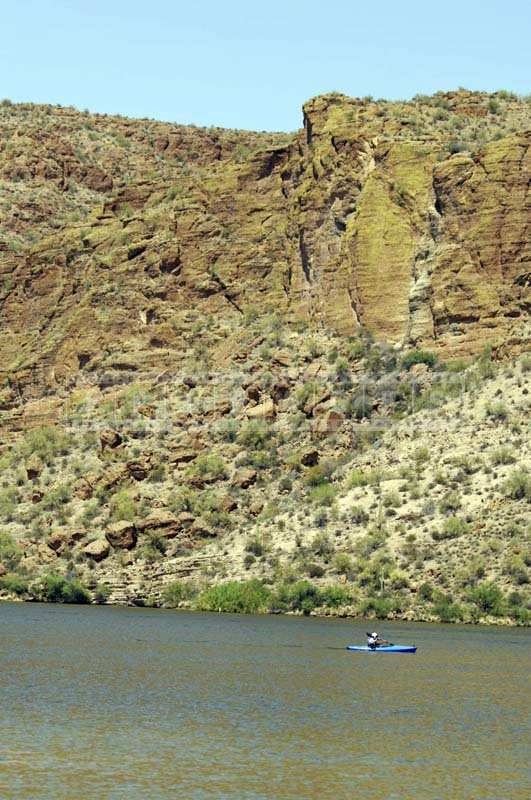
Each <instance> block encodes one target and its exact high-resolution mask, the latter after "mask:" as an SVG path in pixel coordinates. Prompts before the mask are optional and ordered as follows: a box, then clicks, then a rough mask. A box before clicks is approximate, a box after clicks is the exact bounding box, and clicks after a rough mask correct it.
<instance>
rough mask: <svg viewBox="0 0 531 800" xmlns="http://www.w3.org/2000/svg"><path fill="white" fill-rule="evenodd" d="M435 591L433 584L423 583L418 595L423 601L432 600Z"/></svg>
mask: <svg viewBox="0 0 531 800" xmlns="http://www.w3.org/2000/svg"><path fill="white" fill-rule="evenodd" d="M433 591H434V590H433V586H432V585H431V583H428V582H427V581H425V582H424V583H421V585H420V586H419V592H418V594H419V597H420V598H421V599H422V600H432V599H433Z"/></svg>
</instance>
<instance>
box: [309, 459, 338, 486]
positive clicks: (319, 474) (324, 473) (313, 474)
mask: <svg viewBox="0 0 531 800" xmlns="http://www.w3.org/2000/svg"><path fill="white" fill-rule="evenodd" d="M334 470H335V464H334V463H333V462H331V461H323V462H322V463H321V464H316V465H315V466H314V467H310V469H309V470H308V472H307V473H306V478H305V481H306V483H307V484H308V486H319V485H320V484H322V483H327V482H328V481H329V480H330V478H331V476H332V474H333V472H334Z"/></svg>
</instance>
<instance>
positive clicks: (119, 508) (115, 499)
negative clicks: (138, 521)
mask: <svg viewBox="0 0 531 800" xmlns="http://www.w3.org/2000/svg"><path fill="white" fill-rule="evenodd" d="M109 510H110V513H111V517H112V518H113V519H114V520H116V521H120V520H126V521H128V522H131V521H132V520H133V519H134V518H135V517H136V515H137V504H136V502H135V500H133V498H132V497H131V495H130V493H129V492H128V490H127V489H121V490H120V491H119V492H117V493H116V494H115V495H113V496H112V497H111V499H110V502H109Z"/></svg>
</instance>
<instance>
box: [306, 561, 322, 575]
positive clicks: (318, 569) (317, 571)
mask: <svg viewBox="0 0 531 800" xmlns="http://www.w3.org/2000/svg"><path fill="white" fill-rule="evenodd" d="M304 571H305V572H306V574H307V575H308V577H309V578H322V577H323V575H324V574H325V569H324V567H322V566H321V565H320V564H316V563H315V562H313V561H310V562H308V563H307V564H306V565H305V567H304Z"/></svg>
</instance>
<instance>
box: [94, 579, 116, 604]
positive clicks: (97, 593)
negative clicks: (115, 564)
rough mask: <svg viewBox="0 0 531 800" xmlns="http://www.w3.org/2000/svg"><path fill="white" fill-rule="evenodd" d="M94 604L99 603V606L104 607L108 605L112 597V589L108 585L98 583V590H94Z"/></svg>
mask: <svg viewBox="0 0 531 800" xmlns="http://www.w3.org/2000/svg"><path fill="white" fill-rule="evenodd" d="M92 595H93V598H94V602H95V603H98V605H102V604H103V603H106V602H107V600H108V599H109V597H110V595H111V587H110V586H107V584H106V583H98V585H97V586H96V588H95V589H94V591H93V593H92Z"/></svg>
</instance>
